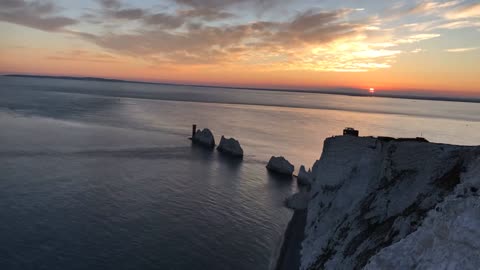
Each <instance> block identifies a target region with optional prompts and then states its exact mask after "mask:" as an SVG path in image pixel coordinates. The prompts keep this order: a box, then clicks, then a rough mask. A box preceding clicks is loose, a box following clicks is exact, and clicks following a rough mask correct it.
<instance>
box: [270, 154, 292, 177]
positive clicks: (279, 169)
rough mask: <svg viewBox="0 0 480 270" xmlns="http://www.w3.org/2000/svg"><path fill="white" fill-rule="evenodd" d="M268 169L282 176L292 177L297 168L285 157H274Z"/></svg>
mask: <svg viewBox="0 0 480 270" xmlns="http://www.w3.org/2000/svg"><path fill="white" fill-rule="evenodd" d="M267 169H268V170H270V171H272V172H276V173H280V174H285V175H292V174H293V171H294V169H295V167H294V166H293V165H292V164H291V163H290V162H288V160H286V159H285V158H284V157H274V156H272V157H271V158H270V161H268V164H267Z"/></svg>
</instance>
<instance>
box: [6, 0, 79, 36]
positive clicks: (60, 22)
mask: <svg viewBox="0 0 480 270" xmlns="http://www.w3.org/2000/svg"><path fill="white" fill-rule="evenodd" d="M57 9H58V8H57V7H56V6H54V5H53V4H52V3H51V2H39V1H33V2H26V1H12V0H1V1H0V21H4V22H9V23H13V24H18V25H23V26H27V27H31V28H35V29H39V30H43V31H59V30H62V29H63V28H64V27H66V26H69V25H73V24H76V23H77V21H76V20H75V19H72V18H68V17H63V16H56V15H54V13H55V12H56V11H57Z"/></svg>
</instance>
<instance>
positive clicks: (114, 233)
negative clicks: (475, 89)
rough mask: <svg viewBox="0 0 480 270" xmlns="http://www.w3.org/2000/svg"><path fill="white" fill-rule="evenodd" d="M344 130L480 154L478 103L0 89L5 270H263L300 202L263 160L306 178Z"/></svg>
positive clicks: (37, 85)
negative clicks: (224, 141) (199, 136)
mask: <svg viewBox="0 0 480 270" xmlns="http://www.w3.org/2000/svg"><path fill="white" fill-rule="evenodd" d="M192 124H197V125H198V126H199V127H208V128H210V129H211V130H212V131H213V133H214V135H215V137H216V140H217V142H218V141H219V139H220V136H221V135H225V136H228V137H230V136H233V137H235V138H237V139H238V140H240V142H241V144H242V146H243V148H244V151H245V154H246V156H245V158H244V160H243V161H242V162H238V161H235V160H230V159H228V158H225V157H222V156H219V155H218V154H217V153H216V152H211V151H206V150H204V149H202V148H198V147H193V146H192V145H191V143H190V141H189V140H187V137H188V136H189V135H190V130H191V125H192ZM346 126H352V127H355V128H357V129H359V130H360V133H361V135H365V136H367V135H385V136H395V137H416V136H423V137H426V138H427V139H429V140H430V141H434V142H442V143H452V144H464V145H473V144H475V145H478V144H480V104H478V103H460V102H444V101H419V100H405V99H388V98H375V97H350V96H336V95H325V94H310V93H291V92H269V91H253V90H241V89H221V88H201V87H190V86H165V85H149V84H136V83H117V82H115V83H113V82H94V81H75V80H59V79H35V78H11V77H10V78H9V77H0V269H221V270H225V269H248V270H251V269H267V268H268V267H269V264H270V263H271V260H272V254H273V253H274V252H275V250H276V249H277V248H278V246H279V245H280V241H281V238H282V234H283V232H284V230H285V227H286V225H287V223H288V221H289V219H290V217H291V214H292V213H291V212H290V211H289V210H287V209H285V208H284V207H283V206H282V201H283V199H284V198H285V197H286V196H288V195H289V194H291V193H292V192H295V190H296V189H297V187H296V184H295V182H292V181H291V179H279V178H278V177H277V176H275V175H270V174H269V173H267V171H266V170H265V165H266V163H267V161H268V159H269V158H270V156H271V155H284V156H285V157H286V158H287V159H289V160H290V161H291V162H292V163H294V164H295V166H296V168H298V167H299V166H300V165H301V164H305V165H306V166H307V167H310V166H311V165H312V164H313V162H314V161H315V160H316V159H318V158H319V156H320V154H321V151H322V144H323V140H324V139H325V138H326V137H329V136H332V135H337V134H340V133H341V132H342V129H343V128H344V127H346Z"/></svg>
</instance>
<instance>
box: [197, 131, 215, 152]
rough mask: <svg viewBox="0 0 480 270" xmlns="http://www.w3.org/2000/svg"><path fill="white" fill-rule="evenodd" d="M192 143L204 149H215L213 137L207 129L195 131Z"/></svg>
mask: <svg viewBox="0 0 480 270" xmlns="http://www.w3.org/2000/svg"><path fill="white" fill-rule="evenodd" d="M192 141H193V142H194V143H197V144H201V145H203V146H206V147H211V148H213V147H215V138H214V137H213V133H212V132H211V131H210V130H209V129H208V128H205V129H203V130H197V132H195V135H194V136H193V137H192Z"/></svg>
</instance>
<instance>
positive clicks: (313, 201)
mask: <svg viewBox="0 0 480 270" xmlns="http://www.w3.org/2000/svg"><path fill="white" fill-rule="evenodd" d="M312 173H313V178H314V179H313V183H312V186H311V189H310V191H309V196H308V197H309V202H308V209H307V211H308V214H307V221H306V226H305V239H304V240H303V242H302V249H301V266H300V268H301V269H369V270H372V269H480V197H479V194H480V191H479V187H480V147H467V146H453V145H444V144H435V143H428V142H415V141H398V140H392V141H384V140H379V139H376V138H371V137H353V136H338V137H333V138H329V139H327V140H326V141H325V144H324V150H323V153H322V156H321V158H320V160H318V161H317V162H316V163H315V165H314V166H313V172H312Z"/></svg>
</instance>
